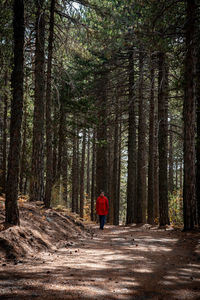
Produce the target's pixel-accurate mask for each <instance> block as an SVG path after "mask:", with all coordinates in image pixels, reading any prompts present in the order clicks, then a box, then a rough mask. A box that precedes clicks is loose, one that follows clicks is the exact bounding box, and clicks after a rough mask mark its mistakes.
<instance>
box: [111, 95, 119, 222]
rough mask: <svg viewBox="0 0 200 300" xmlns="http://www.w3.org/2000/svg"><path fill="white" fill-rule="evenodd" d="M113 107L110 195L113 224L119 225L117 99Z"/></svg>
mask: <svg viewBox="0 0 200 300" xmlns="http://www.w3.org/2000/svg"><path fill="white" fill-rule="evenodd" d="M115 105H116V108H115V124H114V126H115V131H114V155H113V173H112V196H111V199H112V201H113V208H114V209H113V212H114V214H113V217H114V218H113V224H114V225H119V198H118V158H119V154H118V151H119V120H118V119H119V111H118V110H119V108H118V99H117V100H116V104H115Z"/></svg>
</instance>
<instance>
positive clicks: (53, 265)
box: [0, 199, 200, 300]
mask: <svg viewBox="0 0 200 300" xmlns="http://www.w3.org/2000/svg"><path fill="white" fill-rule="evenodd" d="M1 202H2V206H1V205H0V221H1V220H3V210H2V209H1V208H3V201H1V199H0V204H1ZM20 216H21V226H20V227H18V226H14V227H11V228H8V229H6V230H5V229H4V228H3V225H2V228H1V232H0V299H19V300H29V299H38V300H43V299H46V300H56V299H82V300H84V299H85V300H89V299H102V300H108V299H120V300H123V299H130V300H136V299H137V300H144V299H147V300H148V299H155V300H156V299H167V300H171V299H181V300H182V299H196V300H197V299H200V233H199V232H190V233H184V232H181V231H179V230H173V228H171V227H168V228H165V229H158V228H157V227H156V226H154V227H151V226H149V225H143V226H111V225H106V226H105V229H104V230H103V231H100V230H99V228H98V225H97V224H85V225H84V224H83V223H82V222H80V221H78V220H76V218H75V217H73V216H69V215H68V216H67V215H66V212H58V211H55V210H44V209H43V208H42V207H41V206H40V205H38V206H37V205H36V204H30V203H23V202H22V203H21V204H20Z"/></svg>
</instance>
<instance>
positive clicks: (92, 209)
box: [91, 129, 96, 221]
mask: <svg viewBox="0 0 200 300" xmlns="http://www.w3.org/2000/svg"><path fill="white" fill-rule="evenodd" d="M95 165H96V134H95V129H93V141H92V178H91V179H92V182H91V221H94V199H95V173H96V170H95Z"/></svg>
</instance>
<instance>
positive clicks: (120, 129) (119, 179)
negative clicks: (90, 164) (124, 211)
mask: <svg viewBox="0 0 200 300" xmlns="http://www.w3.org/2000/svg"><path fill="white" fill-rule="evenodd" d="M121 138H122V122H121V119H120V121H119V146H118V179H117V180H118V183H117V199H118V200H117V201H118V203H119V209H120V193H121V151H122V142H121Z"/></svg>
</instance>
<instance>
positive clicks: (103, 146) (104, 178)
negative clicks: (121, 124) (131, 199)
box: [96, 74, 108, 197]
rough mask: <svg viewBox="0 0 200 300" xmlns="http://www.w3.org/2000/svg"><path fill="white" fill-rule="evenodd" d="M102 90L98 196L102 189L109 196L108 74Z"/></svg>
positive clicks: (99, 103) (99, 128) (97, 164)
mask: <svg viewBox="0 0 200 300" xmlns="http://www.w3.org/2000/svg"><path fill="white" fill-rule="evenodd" d="M100 82H101V88H102V90H100V91H99V95H98V125H97V145H96V197H97V196H98V195H99V194H100V192H101V191H104V193H105V195H106V196H108V165H107V164H108V159H107V120H106V117H107V111H106V109H107V103H106V97H107V95H106V74H105V75H104V76H103V75H102V78H101V80H100Z"/></svg>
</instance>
